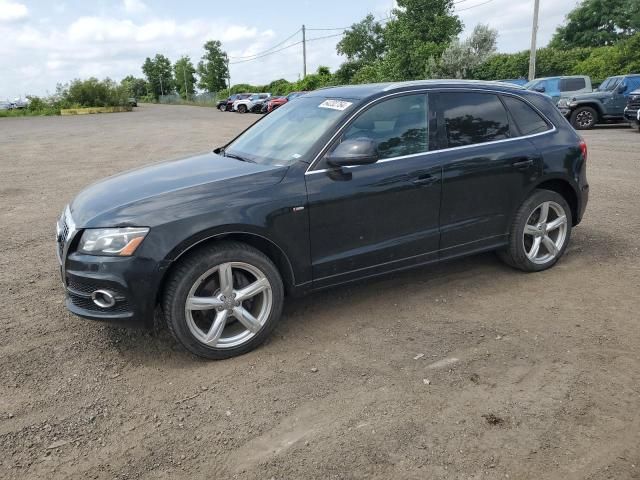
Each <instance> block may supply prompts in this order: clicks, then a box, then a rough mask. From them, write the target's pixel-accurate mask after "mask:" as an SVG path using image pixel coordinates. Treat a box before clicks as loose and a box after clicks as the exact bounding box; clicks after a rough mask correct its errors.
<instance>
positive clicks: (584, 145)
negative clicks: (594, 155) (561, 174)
mask: <svg viewBox="0 0 640 480" xmlns="http://www.w3.org/2000/svg"><path fill="white" fill-rule="evenodd" d="M580 153H581V154H582V159H583V160H584V161H585V162H586V161H587V142H585V141H584V139H583V138H581V139H580Z"/></svg>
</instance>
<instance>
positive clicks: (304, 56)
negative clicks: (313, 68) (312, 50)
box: [302, 25, 307, 78]
mask: <svg viewBox="0 0 640 480" xmlns="http://www.w3.org/2000/svg"><path fill="white" fill-rule="evenodd" d="M306 76H307V29H306V28H305V26H304V25H302V78H305V77H306Z"/></svg>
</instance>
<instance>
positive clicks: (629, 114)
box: [624, 88, 640, 131]
mask: <svg viewBox="0 0 640 480" xmlns="http://www.w3.org/2000/svg"><path fill="white" fill-rule="evenodd" d="M624 119H625V120H626V121H628V122H629V123H630V124H631V126H633V127H635V128H637V129H638V131H640V88H639V89H638V90H634V91H633V92H631V93H630V94H629V100H627V106H626V107H624Z"/></svg>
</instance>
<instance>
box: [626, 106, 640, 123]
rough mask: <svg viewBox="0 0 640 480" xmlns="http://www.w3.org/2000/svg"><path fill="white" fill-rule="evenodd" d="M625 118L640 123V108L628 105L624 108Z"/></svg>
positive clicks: (630, 121)
mask: <svg viewBox="0 0 640 480" xmlns="http://www.w3.org/2000/svg"><path fill="white" fill-rule="evenodd" d="M624 119H625V120H626V121H627V122H629V123H634V124H638V123H640V108H629V107H626V108H625V109H624Z"/></svg>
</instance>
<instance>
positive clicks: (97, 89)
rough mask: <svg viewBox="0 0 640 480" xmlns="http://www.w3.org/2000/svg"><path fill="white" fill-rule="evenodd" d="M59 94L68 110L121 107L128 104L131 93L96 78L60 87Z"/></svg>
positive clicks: (107, 80) (107, 79) (105, 80)
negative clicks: (75, 108)
mask: <svg viewBox="0 0 640 480" xmlns="http://www.w3.org/2000/svg"><path fill="white" fill-rule="evenodd" d="M58 93H59V95H60V96H61V98H62V100H63V103H65V104H66V106H67V108H73V107H119V106H124V105H126V104H127V99H128V97H129V92H128V91H127V88H126V87H125V86H122V85H118V84H117V83H115V82H114V81H113V80H111V79H109V78H105V79H104V80H98V79H97V78H95V77H91V78H88V79H87V80H79V79H76V80H73V81H72V82H71V83H70V84H68V85H64V86H61V87H59V89H58Z"/></svg>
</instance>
